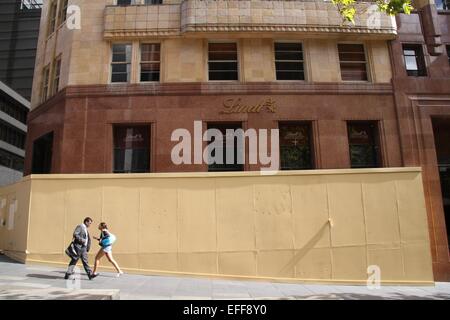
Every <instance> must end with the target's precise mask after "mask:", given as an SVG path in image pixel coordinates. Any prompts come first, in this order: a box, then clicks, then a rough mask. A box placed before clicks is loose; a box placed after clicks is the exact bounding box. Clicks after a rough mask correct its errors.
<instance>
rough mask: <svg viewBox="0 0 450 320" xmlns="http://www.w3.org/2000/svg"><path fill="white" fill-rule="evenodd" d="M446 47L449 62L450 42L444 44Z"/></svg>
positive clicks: (449, 61)
mask: <svg viewBox="0 0 450 320" xmlns="http://www.w3.org/2000/svg"><path fill="white" fill-rule="evenodd" d="M446 47H447V57H448V63H449V64H450V44H449V45H447V46H446Z"/></svg>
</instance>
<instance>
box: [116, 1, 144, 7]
mask: <svg viewBox="0 0 450 320" xmlns="http://www.w3.org/2000/svg"><path fill="white" fill-rule="evenodd" d="M133 4H139V0H117V5H118V6H129V5H133Z"/></svg>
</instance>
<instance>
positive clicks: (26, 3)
mask: <svg viewBox="0 0 450 320" xmlns="http://www.w3.org/2000/svg"><path fill="white" fill-rule="evenodd" d="M42 5H43V3H42V0H22V1H20V10H39V9H42Z"/></svg>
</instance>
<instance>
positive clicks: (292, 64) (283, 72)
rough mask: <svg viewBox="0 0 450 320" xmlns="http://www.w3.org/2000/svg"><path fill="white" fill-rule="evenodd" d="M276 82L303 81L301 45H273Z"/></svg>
mask: <svg viewBox="0 0 450 320" xmlns="http://www.w3.org/2000/svg"><path fill="white" fill-rule="evenodd" d="M275 69H276V74H277V80H305V70H304V66H303V48H302V44H301V43H293V42H292V43H290V42H276V43H275Z"/></svg>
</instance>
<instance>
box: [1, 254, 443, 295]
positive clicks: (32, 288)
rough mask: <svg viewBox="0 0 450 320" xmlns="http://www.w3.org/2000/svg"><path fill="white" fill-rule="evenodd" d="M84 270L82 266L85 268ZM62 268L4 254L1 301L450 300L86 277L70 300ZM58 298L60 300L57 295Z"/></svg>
mask: <svg viewBox="0 0 450 320" xmlns="http://www.w3.org/2000/svg"><path fill="white" fill-rule="evenodd" d="M80 268H81V264H80ZM64 272H65V270H64V269H63V268H58V267H46V266H36V265H23V264H20V263H16V262H14V261H12V260H10V259H9V258H7V257H5V256H2V255H0V300H2V299H28V298H29V299H57V298H58V299H65V298H67V299H109V298H111V299H115V298H117V297H118V296H117V291H116V290H119V291H120V299H122V300H124V299H125V300H126V299H139V300H141V299H152V300H155V299H164V300H166V299H192V300H194V299H202V300H203V299H206V300H210V299H287V300H293V299H401V300H409V299H439V300H442V299H445V300H448V299H450V283H442V282H441V283H436V286H435V287H431V286H428V287H405V286H398V287H393V286H383V287H382V288H381V289H378V290H376V289H375V290H369V289H368V288H366V287H365V286H344V285H313V284H305V285H304V284H283V283H272V282H256V281H232V280H210V279H201V278H189V277H167V276H164V277H163V276H141V275H128V274H125V275H123V276H122V277H120V278H116V277H115V274H113V273H102V274H101V275H100V276H99V277H97V278H95V279H94V280H92V281H89V280H88V279H87V277H86V275H85V274H83V275H82V276H81V289H82V291H76V292H75V293H74V291H72V292H71V293H70V294H72V296H67V294H68V293H67V292H66V291H67V290H66V291H64V290H65V289H67V288H66V280H64V278H63V277H64ZM55 293H56V295H55Z"/></svg>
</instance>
